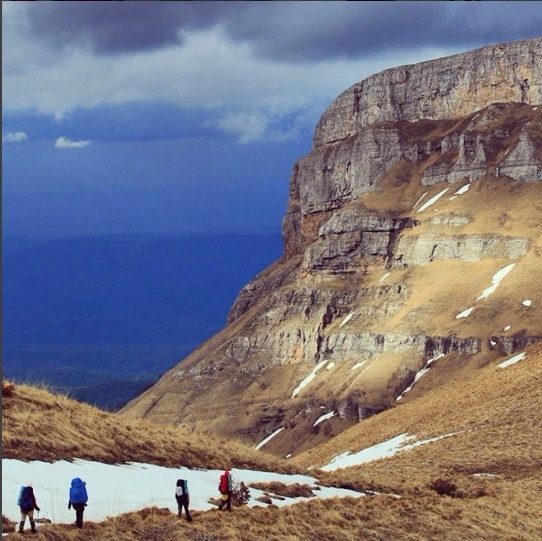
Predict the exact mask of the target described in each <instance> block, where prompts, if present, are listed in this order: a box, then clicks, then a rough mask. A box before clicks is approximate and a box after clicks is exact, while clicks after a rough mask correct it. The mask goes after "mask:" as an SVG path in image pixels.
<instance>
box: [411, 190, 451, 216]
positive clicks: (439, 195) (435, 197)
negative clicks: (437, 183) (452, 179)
mask: <svg viewBox="0 0 542 541" xmlns="http://www.w3.org/2000/svg"><path fill="white" fill-rule="evenodd" d="M448 190H449V188H445V189H444V190H442V191H441V192H440V193H438V194H437V195H435V196H433V197H432V198H431V199H429V201H426V202H425V203H424V204H423V205H422V206H421V207H420V208H419V209H418V211H417V212H422V210H425V209H426V208H428V207H430V206H431V205H432V204H433V203H436V202H437V201H438V200H439V199H440V198H441V197H442V196H443V195H444V194H445V193H446V192H447V191H448Z"/></svg>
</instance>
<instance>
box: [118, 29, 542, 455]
mask: <svg viewBox="0 0 542 541" xmlns="http://www.w3.org/2000/svg"><path fill="white" fill-rule="evenodd" d="M541 52H542V40H541V39H534V40H527V41H522V42H516V43H509V44H499V45H495V46H491V47H486V48H483V49H478V50H475V51H470V52H467V53H463V54H459V55H454V56H451V57H447V58H442V59H439V60H434V61H430V62H423V63H420V64H415V65H410V66H403V67H398V68H394V69H389V70H386V71H384V72H382V73H379V74H376V75H373V76H371V77H369V78H367V79H366V80H364V81H362V82H360V83H359V84H356V85H354V86H353V87H351V88H350V89H348V90H347V91H345V92H344V93H342V94H341V95H340V96H339V97H338V98H337V99H336V100H335V101H334V102H333V103H332V104H331V105H330V107H329V108H328V109H327V111H325V113H324V114H323V116H322V118H321V120H320V122H319V124H318V126H317V128H316V132H315V136H314V147H313V150H312V151H311V152H310V153H309V154H308V155H306V156H304V157H302V158H301V159H300V160H299V161H298V162H297V163H296V164H295V166H294V168H293V172H292V175H291V179H290V196H289V202H288V209H287V213H286V216H285V218H284V220H283V239H284V253H283V256H282V257H281V258H280V260H278V261H277V262H275V263H274V264H273V265H271V266H270V267H269V268H267V269H265V270H264V271H263V272H262V273H260V274H259V275H258V276H256V277H255V278H254V279H253V280H252V281H251V282H250V283H249V284H247V285H246V286H245V287H244V288H243V290H242V291H241V292H240V294H239V296H238V298H237V299H236V301H235V303H234V305H233V306H232V308H231V310H230V313H229V315H228V322H227V326H226V327H225V328H224V329H223V330H222V331H221V332H219V333H218V334H216V335H215V336H213V337H212V338H210V339H209V340H208V341H206V342H205V343H204V344H202V345H201V346H200V347H199V348H198V349H197V350H195V351H194V352H193V353H192V354H191V355H190V356H189V357H188V358H186V359H184V360H183V361H182V362H180V363H179V364H178V365H177V366H175V367H173V368H172V369H171V370H170V371H168V372H167V373H166V374H164V376H163V377H162V378H161V379H160V380H159V381H158V382H157V383H156V385H154V386H153V387H152V388H150V389H148V390H147V391H146V392H145V393H143V394H142V395H140V396H139V397H137V398H136V399H134V400H133V401H131V402H130V403H129V404H128V405H127V406H125V407H124V408H123V410H122V411H121V412H120V413H121V414H122V415H126V416H132V417H143V418H146V419H148V420H150V421H153V422H158V423H166V424H173V425H183V426H185V427H187V428H193V429H194V430H196V431H203V432H207V433H214V434H217V435H220V436H224V437H236V438H240V439H242V440H244V441H249V442H252V443H254V445H257V446H258V447H260V448H262V449H263V450H265V451H268V452H271V453H275V454H278V455H281V456H289V455H294V454H297V453H300V452H302V451H304V450H307V449H309V448H311V447H314V446H316V445H318V444H319V443H321V442H322V441H324V440H327V439H329V438H330V437H333V436H334V435H335V434H337V433H339V432H340V431H342V430H344V429H345V428H347V427H349V426H350V425H352V424H354V423H357V422H359V421H360V420H361V419H364V418H366V417H368V416H371V415H375V414H377V413H378V412H381V411H383V410H385V409H388V408H392V407H397V406H398V405H400V404H401V402H402V401H408V400H413V399H415V398H416V396H419V395H420V394H422V393H427V392H432V391H433V390H435V389H438V387H439V386H440V385H442V384H443V383H444V382H446V381H448V379H449V378H460V377H468V375H469V373H471V372H472V371H473V370H477V369H479V368H480V367H482V366H485V365H486V364H487V363H490V362H491V361H493V360H495V359H496V358H498V357H502V356H503V355H510V356H512V355H514V354H517V353H518V352H520V351H521V350H522V348H525V347H526V346H527V345H529V344H531V343H533V342H536V341H538V340H541V339H542V288H541V287H540V283H541V278H542V236H541V232H542V182H541V181H542V106H541V105H540V104H541V103H542V67H541V66H542V55H541ZM443 399H445V397H443Z"/></svg>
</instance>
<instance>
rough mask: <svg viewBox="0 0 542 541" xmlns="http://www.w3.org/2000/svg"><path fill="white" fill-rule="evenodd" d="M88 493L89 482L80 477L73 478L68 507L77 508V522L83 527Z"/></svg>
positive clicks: (78, 525)
mask: <svg viewBox="0 0 542 541" xmlns="http://www.w3.org/2000/svg"><path fill="white" fill-rule="evenodd" d="M87 501H88V494H87V484H86V483H85V481H83V480H82V479H80V478H79V477H75V478H74V479H72V482H71V486H70V499H69V501H68V509H71V508H72V507H73V508H74V509H75V524H76V525H77V527H78V528H82V527H83V513H84V512H85V507H86V506H87Z"/></svg>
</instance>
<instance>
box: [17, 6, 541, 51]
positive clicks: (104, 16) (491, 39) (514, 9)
mask: <svg viewBox="0 0 542 541" xmlns="http://www.w3.org/2000/svg"><path fill="white" fill-rule="evenodd" d="M27 9H28V14H29V18H30V22H31V27H32V29H33V31H34V32H35V34H36V35H38V36H39V37H41V38H44V39H47V40H48V41H50V42H51V43H54V44H57V45H63V44H68V43H74V42H75V43H77V42H78V41H84V42H86V43H89V44H90V45H91V46H92V47H93V49H94V50H95V51H96V52H99V53H102V54H107V53H119V52H129V51H140V50H145V49H152V48H158V47H161V46H165V45H168V44H172V43H178V42H179V39H180V38H179V32H182V31H187V30H193V29H204V28H209V27H211V26H214V25H216V24H220V25H221V27H222V28H223V29H224V30H225V32H226V33H227V34H228V35H229V36H230V38H231V39H232V40H234V41H237V42H248V43H250V44H251V46H252V47H253V49H254V50H255V51H256V52H257V54H259V55H261V56H264V57H268V58H273V59H278V60H289V61H292V60H297V61H303V60H305V61H307V60H308V61H317V60H324V59H330V58H337V57H354V56H356V57H358V56H360V55H361V54H364V55H370V54H371V53H373V52H382V51H386V50H398V49H401V48H403V47H406V46H408V47H409V48H413V47H416V46H439V47H443V46H451V47H454V46H455V47H464V48H472V47H476V46H478V45H480V46H482V45H487V44H488V43H498V42H505V41H514V40H517V39H525V38H530V37H537V36H539V35H540V29H541V28H542V3H541V2H476V3H474V2H336V1H333V2H230V1H228V2H220V1H215V2H153V1H143V2H141V1H130V2H107V3H105V2H90V1H89V2H39V3H32V4H31V5H29V6H28V7H27ZM181 37H182V34H181Z"/></svg>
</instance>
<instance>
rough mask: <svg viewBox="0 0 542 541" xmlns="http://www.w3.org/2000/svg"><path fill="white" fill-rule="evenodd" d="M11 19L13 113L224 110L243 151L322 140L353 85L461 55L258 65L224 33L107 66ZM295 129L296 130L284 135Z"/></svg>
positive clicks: (189, 35)
mask: <svg viewBox="0 0 542 541" xmlns="http://www.w3.org/2000/svg"><path fill="white" fill-rule="evenodd" d="M9 19H10V20H11V23H12V24H5V25H4V26H5V28H6V32H8V33H9V36H6V37H4V41H5V42H6V43H7V40H8V39H9V42H10V43H11V44H12V45H11V46H10V47H9V48H8V47H6V48H5V49H4V51H3V62H2V74H3V80H2V102H3V108H4V109H5V110H6V111H22V110H36V111H38V112H40V113H44V114H49V115H52V116H54V117H55V118H57V119H60V120H61V119H62V118H63V117H64V116H65V115H66V114H67V113H68V112H69V111H72V110H75V109H77V108H92V107H96V106H100V105H122V104H125V103H133V102H140V103H144V102H149V103H152V102H154V103H156V102H165V103H170V104H172V105H175V106H178V107H182V108H201V109H209V110H216V111H217V112H218V114H217V117H218V120H217V121H216V122H217V124H216V125H217V126H218V127H219V129H221V130H223V131H225V132H228V133H232V134H235V135H236V136H237V137H238V138H239V141H240V142H249V141H254V140H259V139H267V140H279V141H283V140H288V139H292V138H294V137H296V135H297V133H298V131H299V129H300V127H303V128H305V129H307V127H308V128H309V129H311V130H312V129H313V128H314V125H315V124H316V122H317V121H318V118H319V116H320V115H321V113H322V110H323V109H324V108H325V107H326V106H327V105H329V103H330V102H331V101H332V100H333V99H335V97H336V96H337V95H338V94H339V93H340V92H342V91H343V90H345V89H347V88H348V87H349V86H351V85H352V84H354V83H356V82H358V81H360V80H362V79H365V78H366V77H368V76H369V75H371V74H373V73H377V72H379V71H382V70H383V69H386V68H389V67H393V66H396V65H401V64H410V63H415V62H418V61H422V60H428V59H431V58H437V57H441V56H446V55H447V54H450V53H451V52H455V51H451V50H446V49H416V50H414V49H413V50H410V51H405V52H404V53H403V54H401V55H398V54H390V53H382V54H380V55H378V56H376V57H375V56H372V57H363V58H360V59H340V60H325V61H320V62H311V63H309V62H307V63H299V62H297V63H293V62H292V63H289V62H284V61H282V62H281V61H277V60H271V59H264V58H258V57H257V56H255V55H254V54H253V52H252V50H251V48H250V46H249V45H248V44H245V43H234V42H233V41H232V40H231V39H229V38H228V37H227V36H226V34H225V33H224V31H223V30H221V29H220V27H215V28H210V29H206V30H199V31H191V32H186V33H185V34H184V35H183V38H184V39H183V44H182V45H170V46H168V47H164V48H162V49H157V50H152V51H141V52H135V53H131V54H124V55H114V56H104V55H102V56H97V55H94V54H93V53H92V51H91V50H89V49H85V48H76V47H73V46H72V47H66V48H65V49H63V50H60V51H59V50H55V51H53V50H52V49H48V48H47V46H45V45H44V43H42V42H38V41H37V40H35V39H34V38H33V36H32V35H31V33H30V32H29V31H27V30H26V28H25V25H24V24H23V22H24V21H22V22H21V21H18V20H16V18H15V17H9ZM51 88H54V89H55V91H54V92H51V91H50V89H51ZM293 117H295V119H293V120H292V118H293ZM285 119H288V127H286V128H285V127H283V126H279V123H280V122H281V121H283V120H285Z"/></svg>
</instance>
